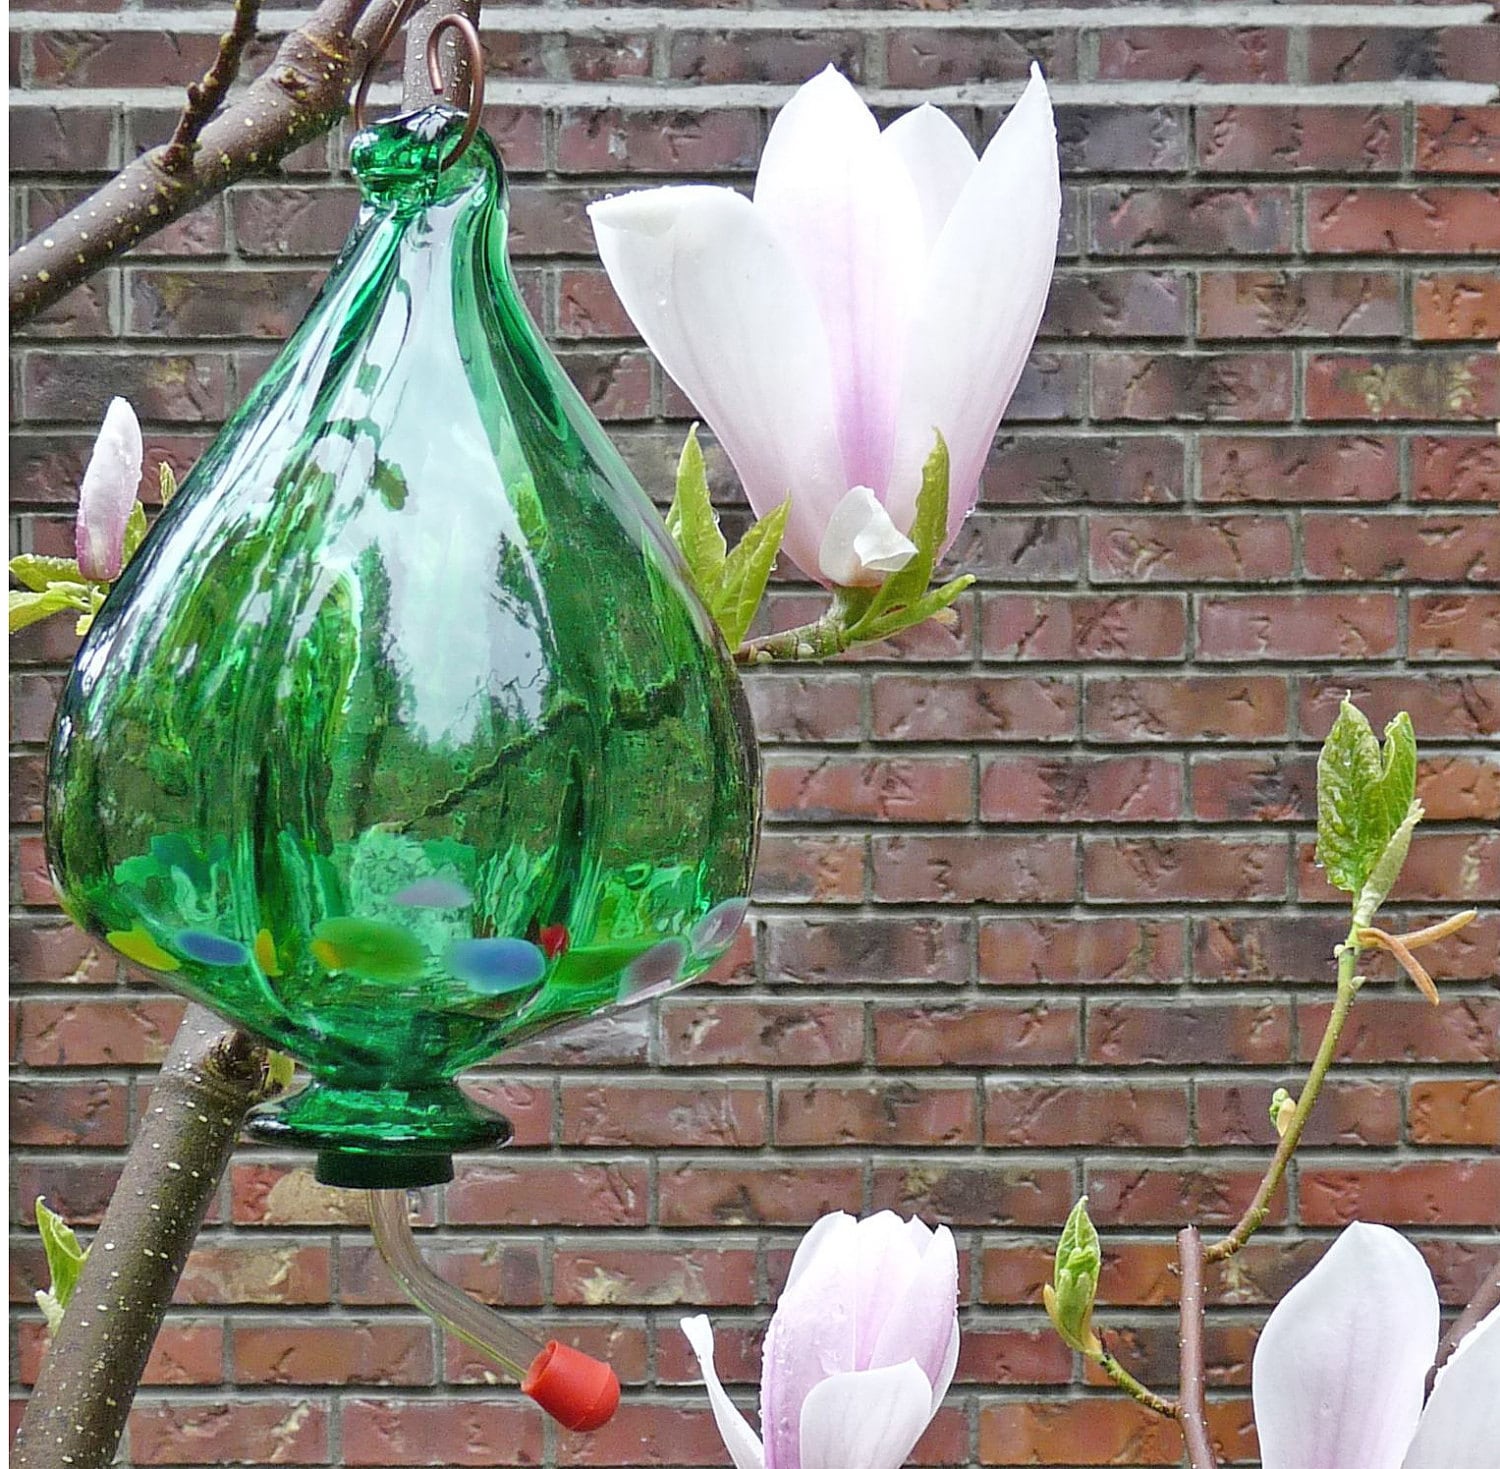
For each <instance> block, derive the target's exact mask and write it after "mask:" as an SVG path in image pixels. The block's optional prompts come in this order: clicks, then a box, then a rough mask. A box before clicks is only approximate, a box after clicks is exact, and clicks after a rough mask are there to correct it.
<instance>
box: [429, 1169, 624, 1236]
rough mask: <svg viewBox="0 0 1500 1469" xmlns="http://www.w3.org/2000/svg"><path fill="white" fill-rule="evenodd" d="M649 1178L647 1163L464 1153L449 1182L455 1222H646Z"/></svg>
mask: <svg viewBox="0 0 1500 1469" xmlns="http://www.w3.org/2000/svg"><path fill="white" fill-rule="evenodd" d="M648 1183H649V1179H648V1176H647V1169H646V1166H645V1164H643V1163H633V1162H621V1163H584V1162H574V1161H571V1160H556V1161H553V1160H550V1159H549V1160H547V1161H541V1160H537V1161H535V1162H533V1161H530V1160H522V1159H517V1160H516V1161H515V1162H514V1163H511V1164H508V1165H507V1164H503V1163H475V1162H473V1161H470V1160H467V1159H461V1160H460V1161H459V1163H458V1165H457V1176H456V1177H455V1179H454V1181H453V1182H452V1183H450V1184H449V1185H448V1189H447V1193H446V1202H447V1215H448V1219H449V1221H450V1222H451V1223H454V1224H487V1225H491V1226H494V1225H499V1224H514V1225H544V1224H545V1225H558V1224H568V1225H611V1226H615V1227H618V1226H620V1225H631V1224H634V1225H639V1224H644V1223H645V1222H646V1218H647V1214H648V1202H647V1196H648V1193H649V1189H648Z"/></svg>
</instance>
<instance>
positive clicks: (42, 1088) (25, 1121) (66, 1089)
mask: <svg viewBox="0 0 1500 1469" xmlns="http://www.w3.org/2000/svg"><path fill="white" fill-rule="evenodd" d="M125 1111H126V1092H125V1088H124V1087H123V1086H122V1085H120V1084H119V1083H118V1082H111V1081H105V1080H103V1079H102V1078H101V1079H94V1080H90V1081H78V1082H69V1081H44V1080H33V1079H31V1078H25V1079H22V1078H15V1079H13V1080H12V1082H11V1088H10V1141H11V1145H12V1146H13V1147H16V1146H19V1147H33V1148H37V1147H40V1148H122V1147H124V1146H125V1140H126V1126H125Z"/></svg>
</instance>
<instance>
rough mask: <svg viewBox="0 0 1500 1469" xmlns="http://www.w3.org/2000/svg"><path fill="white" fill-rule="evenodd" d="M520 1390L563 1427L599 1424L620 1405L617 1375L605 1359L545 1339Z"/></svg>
mask: <svg viewBox="0 0 1500 1469" xmlns="http://www.w3.org/2000/svg"><path fill="white" fill-rule="evenodd" d="M521 1391H522V1392H523V1393H525V1394H526V1396H527V1397H528V1398H530V1399H531V1400H532V1402H534V1403H535V1404H536V1405H537V1407H539V1408H541V1409H542V1410H543V1411H544V1412H546V1413H550V1414H551V1415H552V1417H554V1418H555V1419H557V1421H558V1422H559V1423H561V1424H562V1426H563V1427H564V1428H570V1429H573V1430H574V1431H575V1432H579V1431H581V1432H592V1431H593V1430H594V1429H596V1428H603V1427H604V1425H605V1424H606V1423H608V1422H609V1420H610V1419H611V1418H613V1417H614V1416H615V1409H616V1408H618V1407H619V1406H620V1379H619V1378H618V1377H616V1376H615V1371H614V1368H613V1367H611V1366H610V1365H609V1363H608V1362H599V1361H596V1360H595V1359H594V1358H593V1357H591V1356H589V1355H588V1354H587V1353H586V1352H580V1351H578V1350H577V1349H576V1348H574V1347H566V1346H564V1345H563V1344H562V1343H561V1342H560V1341H549V1342H548V1343H547V1345H546V1346H545V1347H543V1348H542V1350H541V1351H540V1352H538V1353H537V1357H536V1361H534V1362H533V1363H532V1364H531V1367H530V1369H529V1370H528V1371H527V1373H526V1378H525V1380H524V1381H523V1382H522V1383H521Z"/></svg>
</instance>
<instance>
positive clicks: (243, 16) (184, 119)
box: [161, 0, 260, 173]
mask: <svg viewBox="0 0 1500 1469" xmlns="http://www.w3.org/2000/svg"><path fill="white" fill-rule="evenodd" d="M259 15H260V0H234V20H233V22H232V23H231V25H230V27H229V29H228V31H226V32H225V33H224V34H223V35H222V36H220V37H219V54H218V55H217V56H215V57H214V63H213V65H212V66H211V67H209V69H208V71H207V72H206V73H205V74H204V77H203V80H202V81H201V82H194V83H193V84H192V85H191V86H190V87H189V88H188V89H187V106H186V107H184V108H183V109H182V116H181V117H179V118H178V119H177V127H176V129H175V131H174V132H173V133H172V139H171V141H170V142H169V143H168V144H167V146H166V148H165V149H163V150H162V155H161V166H162V167H163V168H164V169H165V170H166V171H167V172H168V173H182V172H183V170H184V169H186V168H187V167H188V166H189V165H190V164H191V163H192V161H193V153H194V152H195V151H196V149H197V146H198V134H199V133H201V132H202V131H203V128H204V125H205V124H206V123H207V122H208V120H209V118H211V117H212V116H213V115H214V113H216V112H217V111H218V110H219V106H220V104H221V103H222V102H223V101H224V97H225V94H226V93H227V92H228V91H229V88H230V87H231V85H233V83H234V79H235V77H236V76H237V75H238V74H239V70H240V57H241V56H243V55H244V54H245V47H246V46H248V45H249V44H250V42H251V40H252V39H253V38H254V36H255V22H256V20H257V18H258V17H259Z"/></svg>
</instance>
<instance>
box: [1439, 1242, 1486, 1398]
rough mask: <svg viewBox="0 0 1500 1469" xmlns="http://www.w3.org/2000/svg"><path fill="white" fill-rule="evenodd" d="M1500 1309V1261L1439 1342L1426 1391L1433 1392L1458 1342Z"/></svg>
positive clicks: (1456, 1348)
mask: <svg viewBox="0 0 1500 1469" xmlns="http://www.w3.org/2000/svg"><path fill="white" fill-rule="evenodd" d="M1497 1309H1500V1262H1497V1263H1496V1265H1495V1268H1494V1269H1493V1270H1491V1271H1490V1273H1489V1275H1488V1277H1486V1279H1485V1280H1484V1281H1483V1282H1482V1283H1481V1284H1480V1287H1479V1289H1478V1290H1477V1291H1476V1292H1475V1294H1474V1299H1473V1300H1472V1301H1470V1302H1469V1304H1468V1305H1467V1306H1465V1307H1464V1308H1463V1310H1462V1311H1461V1312H1460V1313H1459V1315H1458V1316H1457V1318H1456V1319H1455V1320H1454V1322H1453V1325H1452V1326H1450V1327H1449V1328H1448V1331H1447V1334H1446V1335H1445V1336H1444V1337H1443V1339H1442V1341H1440V1342H1439V1343H1438V1349H1437V1355H1436V1356H1435V1357H1434V1358H1433V1359H1432V1366H1431V1367H1429V1368H1428V1369H1427V1383H1426V1386H1425V1388H1424V1392H1425V1393H1431V1392H1432V1385H1433V1383H1435V1382H1436V1381H1437V1375H1438V1373H1439V1372H1440V1371H1441V1370H1442V1368H1443V1367H1444V1366H1446V1365H1447V1362H1448V1359H1449V1358H1450V1357H1451V1356H1452V1355H1453V1354H1454V1352H1456V1351H1457V1350H1458V1344H1459V1342H1461V1341H1462V1340H1463V1339H1464V1338H1465V1337H1466V1336H1467V1335H1468V1334H1469V1333H1470V1332H1471V1331H1473V1329H1474V1328H1475V1327H1476V1326H1478V1325H1479V1323H1480V1322H1481V1321H1483V1320H1484V1318H1485V1317H1486V1316H1488V1315H1489V1314H1490V1312H1491V1311H1494V1310H1497Z"/></svg>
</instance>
